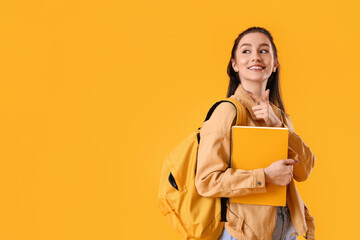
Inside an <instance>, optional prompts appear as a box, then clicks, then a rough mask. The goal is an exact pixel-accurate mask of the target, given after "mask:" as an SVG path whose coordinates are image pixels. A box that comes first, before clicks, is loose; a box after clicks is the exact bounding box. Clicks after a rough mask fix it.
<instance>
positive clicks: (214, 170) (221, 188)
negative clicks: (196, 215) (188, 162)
mask: <svg viewBox="0 0 360 240" xmlns="http://www.w3.org/2000/svg"><path fill="white" fill-rule="evenodd" d="M235 116H236V110H235V108H234V106H233V105H232V104H231V103H229V102H223V103H220V104H219V105H218V106H217V107H216V109H215V111H214V112H213V114H212V115H211V117H210V119H209V120H207V121H205V122H204V124H203V126H202V127H201V129H200V144H199V148H198V158H197V167H196V175H195V186H196V189H197V191H198V193H199V194H200V195H202V196H205V197H238V196H242V195H247V194H253V193H263V192H266V185H265V174H264V169H263V168H261V169H254V170H242V169H232V168H228V165H229V159H230V141H231V140H230V137H231V127H232V125H233V123H234V120H235Z"/></svg>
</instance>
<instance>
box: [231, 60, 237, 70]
mask: <svg viewBox="0 0 360 240" xmlns="http://www.w3.org/2000/svg"><path fill="white" fill-rule="evenodd" d="M231 66H232V68H233V69H234V71H235V72H238V71H239V70H238V68H237V66H236V62H235V60H234V59H231Z"/></svg>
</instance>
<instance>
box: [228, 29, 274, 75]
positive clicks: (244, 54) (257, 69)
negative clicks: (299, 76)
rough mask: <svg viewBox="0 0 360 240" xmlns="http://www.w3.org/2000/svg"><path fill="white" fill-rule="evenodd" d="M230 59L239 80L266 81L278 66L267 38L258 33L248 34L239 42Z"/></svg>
mask: <svg viewBox="0 0 360 240" xmlns="http://www.w3.org/2000/svg"><path fill="white" fill-rule="evenodd" d="M235 58H236V59H231V63H232V67H233V69H234V70H235V72H238V73H239V77H240V79H241V80H248V81H267V80H268V78H269V77H270V75H271V73H272V72H273V71H274V70H275V68H276V67H277V66H278V65H277V61H275V59H274V52H273V49H272V47H271V43H270V40H269V39H268V37H267V36H266V35H265V34H263V33H259V32H254V33H248V34H246V35H245V36H243V37H242V39H241V40H240V42H239V44H238V46H237V49H236V54H235Z"/></svg>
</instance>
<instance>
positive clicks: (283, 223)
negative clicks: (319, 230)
mask: <svg viewBox="0 0 360 240" xmlns="http://www.w3.org/2000/svg"><path fill="white" fill-rule="evenodd" d="M296 239H297V233H296V231H295V229H294V226H293V224H292V222H291V217H290V211H289V208H288V207H287V206H285V207H283V206H278V207H277V208H276V225H275V229H274V233H273V236H272V240H296ZM219 240H238V239H236V238H234V237H233V236H231V235H230V233H229V232H228V231H227V230H226V228H224V230H223V232H222V234H221V236H220V238H219Z"/></svg>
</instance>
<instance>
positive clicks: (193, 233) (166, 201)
mask: <svg viewBox="0 0 360 240" xmlns="http://www.w3.org/2000/svg"><path fill="white" fill-rule="evenodd" d="M222 102H230V103H232V104H233V105H234V107H235V108H236V125H245V124H246V110H245V108H244V106H243V105H242V104H241V103H240V102H238V101H237V100H236V99H233V98H226V99H223V100H220V101H218V102H216V103H215V104H214V105H213V106H212V107H211V109H210V110H209V112H208V114H207V116H206V118H205V121H207V120H208V119H209V118H210V116H211V114H212V113H213V111H214V110H215V108H216V107H217V106H218V105H219V104H220V103H222ZM200 129H201V127H199V128H198V129H197V130H196V131H194V132H192V133H191V134H190V135H189V136H188V137H186V138H185V139H184V140H183V141H182V142H181V143H180V144H179V145H178V146H176V148H175V149H174V150H173V151H171V152H170V153H169V154H168V155H167V156H166V158H165V161H164V163H163V169H162V174H161V179H160V188H159V197H158V206H159V208H160V211H161V213H162V214H163V215H164V216H165V217H166V218H167V220H168V221H169V222H170V224H171V225H172V227H173V228H175V229H176V230H177V231H178V232H179V233H180V234H181V236H182V237H183V238H184V239H186V240H190V239H191V240H193V239H201V240H217V239H218V238H219V237H220V235H221V233H222V230H223V227H224V222H226V221H227V220H226V201H227V198H214V197H203V196H200V195H199V194H198V192H197V190H196V187H195V172H196V161H197V150H198V146H199V142H200Z"/></svg>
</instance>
